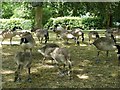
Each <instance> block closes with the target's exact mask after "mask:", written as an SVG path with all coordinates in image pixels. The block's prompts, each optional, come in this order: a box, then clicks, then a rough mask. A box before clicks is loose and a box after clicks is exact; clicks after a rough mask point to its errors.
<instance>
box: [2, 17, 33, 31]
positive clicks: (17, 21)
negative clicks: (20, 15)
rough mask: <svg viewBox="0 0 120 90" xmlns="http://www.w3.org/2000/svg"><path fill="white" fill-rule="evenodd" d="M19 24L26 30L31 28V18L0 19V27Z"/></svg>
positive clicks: (10, 26)
mask: <svg viewBox="0 0 120 90" xmlns="http://www.w3.org/2000/svg"><path fill="white" fill-rule="evenodd" d="M15 24H16V26H21V27H22V28H23V29H25V30H27V29H30V28H31V20H25V19H17V18H16V19H15V18H14V19H0V29H12V28H13V27H14V26H15Z"/></svg>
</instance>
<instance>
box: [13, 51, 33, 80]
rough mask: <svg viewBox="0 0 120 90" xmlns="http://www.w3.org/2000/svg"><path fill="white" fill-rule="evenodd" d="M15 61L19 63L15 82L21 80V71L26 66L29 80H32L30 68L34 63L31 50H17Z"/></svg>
mask: <svg viewBox="0 0 120 90" xmlns="http://www.w3.org/2000/svg"><path fill="white" fill-rule="evenodd" d="M14 58H15V62H16V64H17V69H16V71H15V78H14V82H16V81H21V73H22V72H21V71H22V69H23V68H24V67H25V68H27V69H28V77H27V81H29V82H31V77H30V68H31V63H32V55H31V53H30V52H17V53H16V54H15V57H14Z"/></svg>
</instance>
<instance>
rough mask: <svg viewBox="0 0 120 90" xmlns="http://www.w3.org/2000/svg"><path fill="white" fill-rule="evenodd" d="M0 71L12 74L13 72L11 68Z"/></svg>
mask: <svg viewBox="0 0 120 90" xmlns="http://www.w3.org/2000/svg"><path fill="white" fill-rule="evenodd" d="M0 73H1V74H12V73H14V71H12V70H2V71H1V72H0Z"/></svg>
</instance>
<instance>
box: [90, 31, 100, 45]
mask: <svg viewBox="0 0 120 90" xmlns="http://www.w3.org/2000/svg"><path fill="white" fill-rule="evenodd" d="M88 37H89V44H91V43H90V41H91V40H92V39H93V40H96V39H98V38H99V34H98V32H97V31H90V32H89V33H88Z"/></svg>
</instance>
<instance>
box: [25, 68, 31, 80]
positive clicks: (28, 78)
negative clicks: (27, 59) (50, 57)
mask: <svg viewBox="0 0 120 90" xmlns="http://www.w3.org/2000/svg"><path fill="white" fill-rule="evenodd" d="M26 81H27V82H31V81H32V79H31V77H30V67H28V77H27V80H26Z"/></svg>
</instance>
